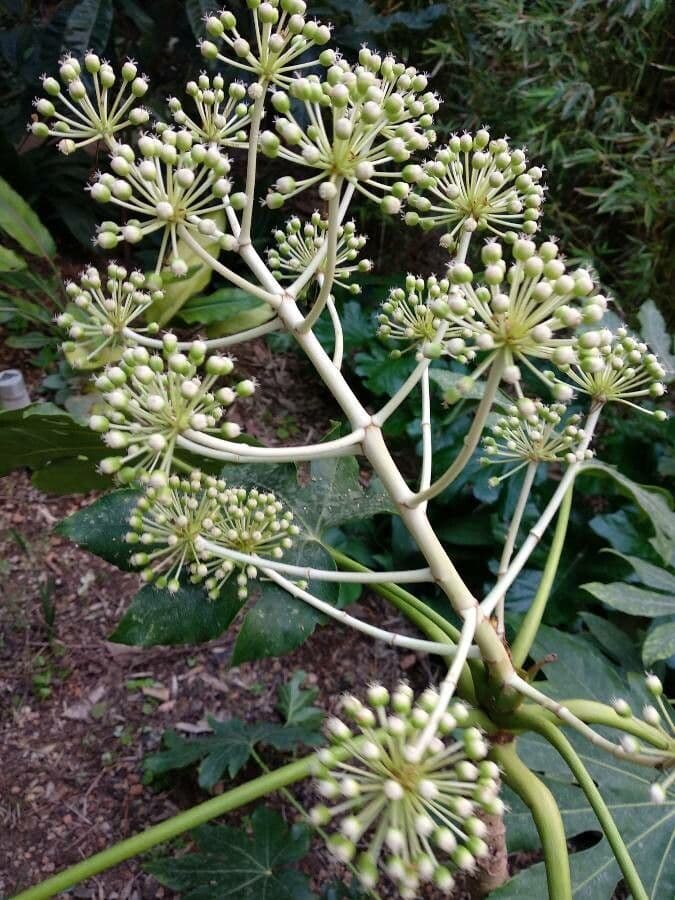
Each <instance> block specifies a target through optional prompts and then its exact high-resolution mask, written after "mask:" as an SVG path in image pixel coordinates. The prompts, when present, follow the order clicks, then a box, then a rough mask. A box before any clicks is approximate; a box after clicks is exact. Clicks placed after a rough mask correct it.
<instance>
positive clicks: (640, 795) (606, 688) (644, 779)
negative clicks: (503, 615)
mask: <svg viewBox="0 0 675 900" xmlns="http://www.w3.org/2000/svg"><path fill="white" fill-rule="evenodd" d="M618 652H620V646H619V651H618ZM550 654H553V655H554V656H555V661H554V662H551V663H550V664H548V665H546V666H545V667H544V668H543V673H544V675H545V681H544V680H542V681H541V682H539V683H538V685H537V686H538V687H543V686H545V690H546V693H547V694H549V695H550V696H552V697H554V698H556V699H559V700H567V699H569V698H570V697H581V696H584V697H589V698H593V699H595V700H598V701H600V702H601V703H607V702H608V701H609V700H611V699H612V698H613V697H617V696H618V697H622V698H624V699H625V700H626V701H627V702H628V703H629V705H630V706H631V707H632V709H633V711H634V713H635V715H639V714H640V710H641V709H642V706H643V705H644V704H645V703H648V702H650V698H649V695H648V694H647V692H646V690H645V687H644V679H643V678H642V677H641V676H638V675H633V674H630V675H626V674H625V671H621V670H617V668H616V667H615V666H614V665H612V664H611V663H609V662H608V660H606V659H605V658H604V657H603V655H602V654H601V653H600V652H599V651H597V650H595V649H594V648H593V646H592V645H591V644H590V642H589V641H588V640H587V639H586V638H585V637H581V636H574V635H566V634H563V633H562V632H560V631H555V630H554V629H552V628H546V627H544V628H542V629H541V630H540V632H539V634H538V636H537V640H536V641H535V643H534V646H533V647H532V654H531V655H532V658H533V659H543V658H544V657H546V656H548V655H550ZM600 730H601V731H602V732H603V734H605V736H607V737H613V738H614V739H616V734H617V733H616V732H612V731H611V730H609V729H600ZM567 737H568V739H569V740H570V741H571V743H572V744H573V745H574V748H575V749H576V751H577V753H578V754H579V756H580V758H581V759H582V761H583V763H584V765H585V766H586V768H587V769H588V771H589V773H590V775H591V777H592V778H593V781H594V782H595V783H596V784H597V786H598V787H599V788H600V790H601V791H602V796H603V798H604V800H605V802H606V803H607V806H608V807H609V810H610V812H611V814H612V816H613V818H614V820H615V821H616V824H617V826H618V828H619V830H620V831H621V836H622V838H623V840H624V841H625V843H626V845H627V846H628V847H629V848H630V852H631V856H632V858H633V861H634V863H635V865H636V867H637V869H638V871H639V873H640V875H641V877H642V879H643V883H644V885H645V888H646V890H647V892H648V894H649V896H650V897H654V898H657V897H670V896H672V895H673V891H674V890H675V870H674V869H673V866H672V864H671V859H670V843H671V842H672V833H673V824H674V822H675V803H673V801H672V800H670V799H668V800H666V802H665V803H664V804H663V805H655V804H654V803H652V802H651V801H650V798H649V785H650V783H651V782H652V781H654V780H656V779H655V777H654V774H655V773H654V772H653V771H651V770H650V769H648V768H646V767H644V766H636V765H634V764H632V763H627V762H623V761H621V760H617V759H614V758H612V757H609V756H608V755H607V753H606V752H605V751H604V750H601V749H599V748H596V747H594V746H592V745H591V744H590V743H589V742H588V741H587V740H586V739H585V738H583V737H581V736H579V735H577V734H576V733H571V734H567ZM518 748H519V754H520V755H521V756H522V759H523V761H524V762H525V763H526V765H527V766H529V767H530V768H531V769H532V770H533V771H535V772H537V773H541V774H540V777H543V780H544V781H545V782H546V784H547V785H548V787H549V788H550V789H551V791H552V792H553V794H554V795H555V798H556V800H557V802H558V805H559V807H560V812H561V813H562V817H563V822H564V824H565V832H566V834H567V837H568V838H571V837H573V836H575V835H580V834H583V833H588V832H594V833H595V834H598V832H600V829H599V827H598V822H597V819H596V818H595V814H594V812H593V811H592V809H591V807H590V805H589V804H588V801H587V800H586V798H585V796H584V794H583V792H582V791H581V789H580V788H579V787H578V786H577V784H576V783H575V782H574V780H573V778H572V777H571V775H570V772H569V770H568V769H567V767H566V765H565V763H564V762H563V761H562V759H561V758H560V757H559V756H558V754H557V753H556V751H555V750H554V749H553V748H552V747H551V746H550V745H549V744H547V743H546V742H545V741H543V740H542V739H541V738H538V737H537V736H535V735H526V736H524V737H521V738H519V740H518ZM507 796H508V800H507V802H508V805H509V807H510V811H509V812H508V813H507V816H506V828H507V832H506V833H507V841H508V849H509V851H510V852H514V851H518V850H525V851H531V850H534V849H537V848H538V847H539V846H540V842H539V840H538V837H537V833H536V829H535V827H534V823H533V821H532V816H531V813H530V812H529V810H527V809H526V808H525V806H524V805H523V804H522V802H521V801H520V800H519V799H518V798H517V797H516V796H515V795H514V794H512V793H511V792H508V795H507ZM505 799H506V798H505ZM598 837H600V838H601V839H600V840H599V841H598V842H597V843H595V844H593V845H592V846H591V847H589V848H588V849H584V850H581V851H580V852H577V853H573V854H572V855H571V856H570V865H571V870H572V883H573V888H574V894H575V896H579V897H587V898H589V900H590V898H592V900H610V898H611V897H613V896H616V894H615V893H614V892H615V889H616V886H617V883H618V881H619V879H620V878H621V871H620V869H619V866H618V864H617V862H616V860H615V858H614V855H613V853H612V850H611V848H610V846H609V843H608V842H607V840H606V838H604V837H603V836H602V834H601V833H600V834H598ZM544 896H546V877H545V873H544V865H543V863H538V864H536V865H535V866H532V867H531V868H529V869H525V870H524V871H522V872H520V873H519V874H518V875H517V876H516V877H515V878H513V879H512V880H511V881H509V882H507V883H506V884H505V885H504V886H503V887H502V888H500V889H498V890H497V891H496V892H495V893H494V897H496V898H497V897H498V898H503V900H507V898H511V900H520V898H522V897H544Z"/></svg>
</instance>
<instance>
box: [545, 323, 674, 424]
mask: <svg viewBox="0 0 675 900" xmlns="http://www.w3.org/2000/svg"><path fill="white" fill-rule="evenodd" d="M553 361H554V362H556V363H557V364H558V366H559V368H560V369H562V371H563V372H564V373H565V374H566V375H567V377H568V378H569V379H570V381H572V382H573V383H574V385H575V387H576V388H577V389H578V390H580V391H582V392H583V393H584V394H588V395H589V397H592V398H593V400H595V401H596V402H598V403H624V404H625V405H626V406H632V407H633V408H635V409H638V410H640V412H644V413H647V414H648V415H653V416H654V417H655V418H656V419H658V420H660V421H663V420H664V419H665V418H666V413H665V412H664V410H660V409H657V410H648V409H644V407H641V406H639V405H638V404H637V403H635V401H636V400H640V399H641V398H643V397H651V398H653V399H658V398H659V397H662V396H663V395H664V394H665V392H666V386H665V384H664V383H663V381H662V379H663V378H664V377H665V374H666V373H665V369H664V368H663V366H662V365H661V364H660V362H659V361H658V358H657V357H656V355H655V354H654V353H650V352H649V348H648V346H647V344H645V343H644V342H643V341H639V340H637V339H636V338H634V337H631V336H630V335H629V334H628V331H627V329H625V328H619V329H618V330H617V332H616V334H612V332H611V331H609V330H608V329H606V328H602V329H600V330H598V331H586V332H584V334H580V335H579V336H578V337H576V338H575V339H574V342H573V344H572V346H571V347H568V348H564V349H561V350H559V351H558V352H557V353H554V354H553ZM549 374H550V375H551V377H554V376H553V373H549Z"/></svg>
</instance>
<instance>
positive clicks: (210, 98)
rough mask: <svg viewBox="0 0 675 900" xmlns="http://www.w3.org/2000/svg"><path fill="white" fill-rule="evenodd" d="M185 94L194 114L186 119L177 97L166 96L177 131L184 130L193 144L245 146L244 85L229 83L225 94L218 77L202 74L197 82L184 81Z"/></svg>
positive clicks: (246, 135)
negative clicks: (193, 106)
mask: <svg viewBox="0 0 675 900" xmlns="http://www.w3.org/2000/svg"><path fill="white" fill-rule="evenodd" d="M185 93H186V94H187V95H188V97H191V98H192V101H193V102H194V105H195V108H196V111H197V115H196V117H193V116H190V115H189V114H188V113H187V112H186V111H185V109H184V108H183V104H182V103H181V102H180V100H179V99H178V97H169V101H168V103H169V110H170V112H171V117H172V118H173V120H174V122H175V123H176V125H177V126H178V128H186V129H187V130H188V131H189V132H190V133H191V134H192V138H193V140H194V141H195V142H196V143H203V144H216V145H217V146H218V147H244V148H245V147H246V144H247V141H248V133H247V130H246V129H247V126H248V124H249V122H250V120H251V117H250V114H249V106H248V104H247V103H246V86H245V85H244V84H242V83H241V82H240V81H233V82H232V83H231V84H230V85H228V87H227V92H226V91H225V80H224V79H223V76H222V75H214V77H213V78H212V79H211V78H209V76H208V75H206V74H205V73H204V72H202V73H201V74H200V76H199V78H198V79H197V81H188V83H187V84H186V86H185Z"/></svg>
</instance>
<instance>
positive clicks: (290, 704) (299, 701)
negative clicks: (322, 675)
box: [277, 669, 324, 729]
mask: <svg viewBox="0 0 675 900" xmlns="http://www.w3.org/2000/svg"><path fill="white" fill-rule="evenodd" d="M306 678H307V673H306V672H303V671H302V669H298V671H297V672H295V673H294V674H293V677H292V678H291V680H290V681H287V682H286V684H283V685H282V686H281V687H280V688H279V702H278V703H277V709H278V710H279V712H280V713H281V715H282V716H283V717H284V719H285V721H286V724H287V725H304V727H305V728H311V729H318V728H319V727H320V725H321V722H322V721H323V717H324V714H323V710H321V709H319V707H318V706H312V703H313V702H314V700H316V698H317V695H318V693H319V689H318V688H308V689H305V688H303V687H302V685H303V684H304V683H305V679H306Z"/></svg>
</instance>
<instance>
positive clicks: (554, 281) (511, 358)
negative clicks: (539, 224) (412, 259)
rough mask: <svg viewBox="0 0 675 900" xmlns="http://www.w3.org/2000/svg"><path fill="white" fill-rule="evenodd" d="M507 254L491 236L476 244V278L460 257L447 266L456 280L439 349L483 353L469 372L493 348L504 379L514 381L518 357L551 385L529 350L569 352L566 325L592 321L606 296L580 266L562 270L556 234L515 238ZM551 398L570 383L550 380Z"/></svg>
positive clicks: (563, 393) (558, 355)
mask: <svg viewBox="0 0 675 900" xmlns="http://www.w3.org/2000/svg"><path fill="white" fill-rule="evenodd" d="M512 253H513V262H512V263H511V265H510V266H509V268H508V270H507V268H506V263H505V262H504V260H503V259H502V247H501V245H500V244H498V243H497V242H496V241H491V242H490V243H488V244H486V245H485V246H484V247H483V249H482V259H483V263H484V264H485V271H484V273H483V276H482V281H483V283H482V284H474V275H473V272H472V271H471V269H470V268H469V266H467V265H466V264H465V263H460V264H456V265H454V266H452V267H451V269H450V271H449V275H450V280H451V281H452V282H453V283H454V284H455V289H454V291H451V292H450V296H449V299H448V306H449V313H448V316H447V318H448V321H449V328H448V330H447V332H446V339H445V342H444V351H445V352H446V353H447V354H448V355H449V356H452V357H454V358H455V359H458V360H459V361H460V362H462V363H469V362H472V361H473V360H475V359H476V357H477V355H478V354H479V353H481V352H485V353H487V356H486V357H484V359H483V360H482V362H481V363H480V364H479V366H478V368H477V369H476V371H475V372H474V373H473V374H474V377H475V376H477V375H478V374H480V373H481V372H483V371H484V370H485V369H486V368H488V367H489V366H490V364H491V363H492V362H493V360H494V359H495V357H496V356H497V354H498V353H501V354H503V359H504V363H505V367H504V373H503V380H504V381H506V382H509V383H517V382H519V380H520V377H521V372H520V368H519V366H518V363H523V364H524V365H526V366H527V367H528V368H529V369H530V371H531V372H532V373H533V374H534V375H536V376H537V378H539V379H541V380H543V381H544V383H546V384H547V385H548V386H549V387H550V386H551V384H550V380H548V379H546V378H544V377H543V376H542V374H541V373H540V372H539V370H538V369H537V368H536V367H535V366H534V365H533V364H532V362H531V358H535V359H552V360H553V362H554V363H556V364H557V365H560V362H559V361H560V360H562V359H567V358H568V357H567V354H568V353H569V352H571V349H570V348H571V345H572V337H571V335H570V334H569V332H570V330H572V329H575V328H577V327H578V326H579V325H581V324H582V323H589V324H591V323H595V322H598V321H599V320H600V319H601V318H602V316H603V315H604V313H605V310H606V308H607V298H606V297H604V296H603V295H602V294H597V293H595V290H594V285H593V279H592V278H591V276H590V274H589V273H588V272H587V271H586V270H585V269H576V270H575V271H572V272H567V270H566V266H565V263H564V262H563V261H562V260H561V259H560V258H559V257H558V246H557V244H556V243H555V242H554V241H545V242H544V243H542V244H540V245H539V246H538V247H537V245H536V244H535V243H534V241H531V240H529V239H527V238H518V239H517V240H516V241H515V242H514V244H513V248H512ZM553 390H554V394H556V399H559V400H566V399H569V397H570V396H571V391H570V390H569V388H567V387H566V386H564V385H557V386H554V388H553Z"/></svg>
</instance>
